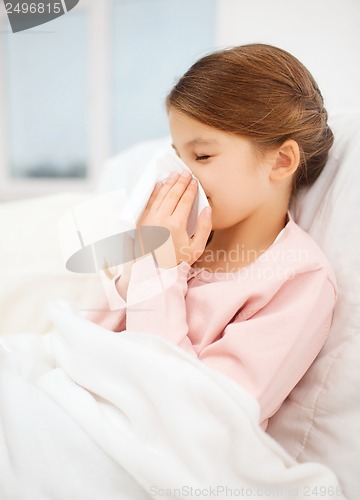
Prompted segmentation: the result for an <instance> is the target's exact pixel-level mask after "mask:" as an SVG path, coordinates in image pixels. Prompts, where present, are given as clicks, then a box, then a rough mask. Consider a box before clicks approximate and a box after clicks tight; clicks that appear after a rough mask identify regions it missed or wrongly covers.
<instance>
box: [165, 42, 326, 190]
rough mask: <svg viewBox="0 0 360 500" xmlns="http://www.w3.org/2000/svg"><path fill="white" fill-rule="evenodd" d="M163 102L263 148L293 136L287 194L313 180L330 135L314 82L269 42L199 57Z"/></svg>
mask: <svg viewBox="0 0 360 500" xmlns="http://www.w3.org/2000/svg"><path fill="white" fill-rule="evenodd" d="M166 104H167V107H168V109H169V108H170V107H174V108H176V109H177V110H179V111H181V112H183V113H186V114H187V115H189V116H190V117H192V118H194V119H196V120H198V121H200V122H202V123H204V124H206V125H210V126H212V127H215V128H217V129H219V130H222V131H226V132H230V133H234V134H239V135H243V136H247V137H248V138H249V139H251V140H252V142H253V144H254V145H255V146H256V147H257V148H258V149H259V150H260V151H263V152H265V151H267V150H269V149H272V148H275V147H278V146H280V145H281V144H282V143H283V142H284V141H285V140H287V139H293V140H295V141H296V142H297V143H298V145H299V149H300V164H299V167H298V168H297V170H296V172H295V174H294V175H293V179H292V185H291V196H294V195H296V193H297V192H298V190H299V188H301V187H304V186H310V185H311V184H313V183H314V182H315V180H316V179H317V178H318V176H319V175H320V173H321V171H322V169H323V168H324V166H325V163H326V160H327V158H328V152H329V149H330V147H331V146H332V144H333V140H334V137H333V133H332V131H331V129H330V128H329V126H328V124H327V118H328V115H327V112H326V110H325V108H324V100H323V97H322V95H321V92H320V90H319V88H318V86H317V84H316V81H315V80H314V78H313V77H312V75H311V74H310V72H309V71H308V70H307V69H306V68H305V66H304V65H303V64H302V63H301V62H300V61H298V59H296V58H295V57H294V56H292V55H291V54H289V53H288V52H286V51H285V50H282V49H280V48H277V47H273V46H271V45H265V44H249V45H242V46H239V47H233V48H229V49H225V50H221V51H217V52H214V53H212V54H209V55H207V56H205V57H203V58H201V59H200V60H198V61H197V62H196V63H195V64H194V65H193V66H191V68H190V69H189V70H188V71H187V72H186V73H185V74H184V75H183V76H182V77H181V78H180V80H179V81H178V83H177V84H176V85H175V86H174V88H173V89H172V90H171V92H170V94H169V95H168V96H167V99H166Z"/></svg>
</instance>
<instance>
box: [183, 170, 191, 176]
mask: <svg viewBox="0 0 360 500" xmlns="http://www.w3.org/2000/svg"><path fill="white" fill-rule="evenodd" d="M190 175H191V173H190V172H189V171H188V170H183V171H182V172H181V177H190Z"/></svg>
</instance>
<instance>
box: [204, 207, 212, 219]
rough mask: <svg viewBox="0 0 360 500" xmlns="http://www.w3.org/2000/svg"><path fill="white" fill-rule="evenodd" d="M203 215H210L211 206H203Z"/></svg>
mask: <svg viewBox="0 0 360 500" xmlns="http://www.w3.org/2000/svg"><path fill="white" fill-rule="evenodd" d="M205 215H206V217H211V207H206V208H205Z"/></svg>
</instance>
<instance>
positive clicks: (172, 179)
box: [153, 172, 179, 210]
mask: <svg viewBox="0 0 360 500" xmlns="http://www.w3.org/2000/svg"><path fill="white" fill-rule="evenodd" d="M178 177H179V173H178V172H172V174H170V176H169V177H168V178H167V179H166V180H165V181H163V185H162V186H161V188H160V190H159V192H158V194H157V196H156V199H155V200H154V202H153V208H154V210H158V209H159V208H160V206H161V204H162V202H163V201H164V199H165V197H166V196H167V194H168V192H169V191H170V189H171V188H172V187H173V185H174V184H175V183H176V182H177V180H178Z"/></svg>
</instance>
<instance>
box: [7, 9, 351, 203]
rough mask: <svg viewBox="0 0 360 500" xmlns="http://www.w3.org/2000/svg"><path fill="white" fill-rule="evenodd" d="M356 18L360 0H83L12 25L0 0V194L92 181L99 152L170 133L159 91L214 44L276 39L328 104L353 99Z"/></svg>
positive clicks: (339, 105)
mask: <svg viewBox="0 0 360 500" xmlns="http://www.w3.org/2000/svg"><path fill="white" fill-rule="evenodd" d="M359 25H360V2H359V1H358V0H316V1H315V2H314V1H311V0H302V1H301V2H289V1H286V0H271V2H270V1H268V0H101V2H100V1H99V0H80V2H79V4H78V6H77V7H76V8H75V9H74V10H73V11H71V12H69V13H68V14H66V15H65V16H62V17H60V18H58V19H56V20H55V21H52V22H51V23H48V24H45V25H42V26H39V27H37V28H33V29H31V30H27V31H26V32H22V33H17V34H13V33H12V32H11V30H10V25H9V23H8V20H7V17H6V14H5V9H4V5H3V3H2V2H1V3H0V75H1V76H0V201H4V200H7V199H15V198H21V197H29V196H36V195H39V194H50V193H54V192H61V191H69V190H77V191H79V190H84V191H88V190H91V189H93V188H94V186H95V184H96V182H97V179H98V176H99V173H100V172H101V168H102V166H103V165H104V162H105V160H106V159H107V158H109V157H111V156H113V155H115V154H116V153H117V152H119V151H121V150H122V149H124V148H126V147H128V146H131V145H132V144H135V143H137V142H139V141H142V140H146V139H151V138H155V137H161V136H164V135H167V134H168V128H167V122H166V114H165V110H164V106H163V101H164V97H165V95H166V93H167V92H168V90H169V89H170V88H171V86H172V85H173V83H174V82H175V81H176V79H177V78H178V77H179V76H180V75H181V74H182V73H183V72H184V71H185V70H186V69H187V67H188V66H189V65H190V64H191V63H192V62H194V61H195V60H196V59H197V58H199V57H201V56H202V55H204V54H206V53H208V52H210V51H212V50H214V49H217V48H222V47H225V46H229V45H236V44H243V43H251V42H263V43H270V44H273V45H278V46H280V47H282V48H284V49H286V50H288V51H290V52H291V53H293V54H294V55H295V56H297V57H298V58H299V59H300V60H301V61H302V62H303V63H304V64H305V65H306V66H307V67H308V68H309V69H310V71H311V72H312V73H313V75H314V77H315V78H316V80H317V81H318V83H319V86H320V88H321V90H322V92H323V95H324V97H325V101H326V105H327V108H328V110H329V112H330V113H334V112H337V111H340V110H351V111H353V110H360V95H359V90H358V89H359V88H360V64H359V62H360V61H359V54H360V31H359V29H358V27H359ZM29 173H30V175H29ZM44 175H46V176H45V177H44Z"/></svg>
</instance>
